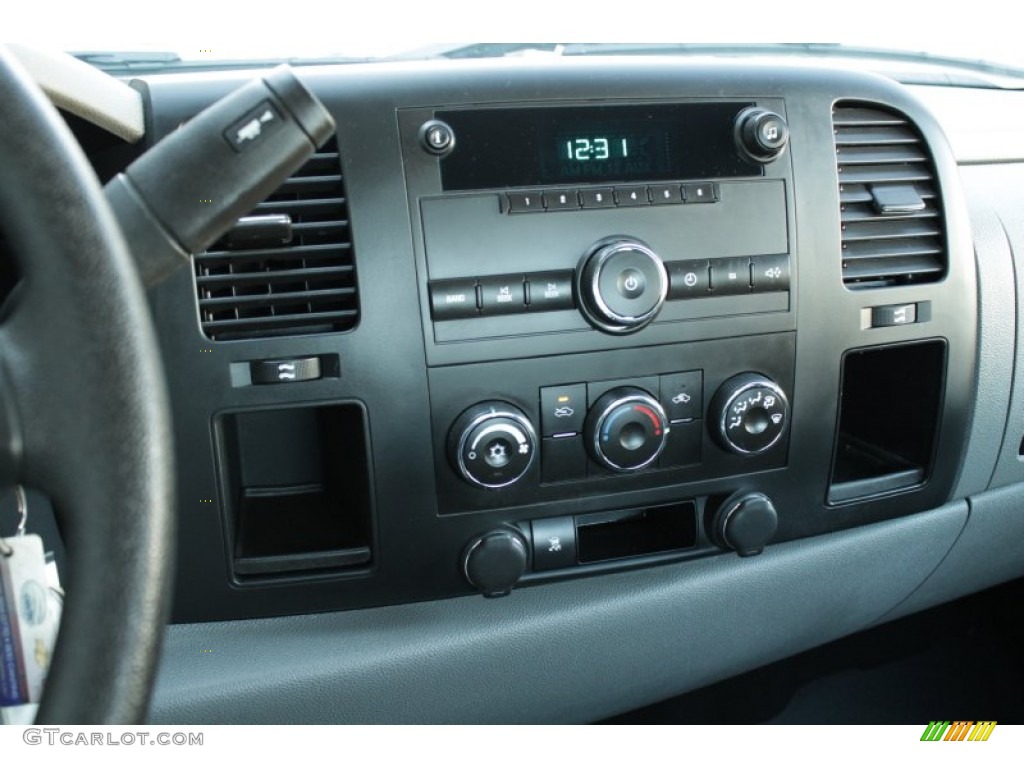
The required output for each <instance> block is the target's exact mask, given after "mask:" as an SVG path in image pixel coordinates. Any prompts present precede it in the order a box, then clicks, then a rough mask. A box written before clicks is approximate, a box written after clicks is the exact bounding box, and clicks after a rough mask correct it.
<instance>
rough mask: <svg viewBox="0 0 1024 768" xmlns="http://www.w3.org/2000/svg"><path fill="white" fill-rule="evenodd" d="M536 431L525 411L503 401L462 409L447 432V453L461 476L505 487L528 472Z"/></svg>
mask: <svg viewBox="0 0 1024 768" xmlns="http://www.w3.org/2000/svg"><path fill="white" fill-rule="evenodd" d="M536 452H537V434H536V432H534V430H533V425H532V424H531V423H530V419H529V418H527V416H526V414H525V413H523V412H522V411H521V410H519V409H518V408H516V407H515V406H513V405H509V404H508V403H505V402H502V401H500V400H489V401H487V402H484V403H478V404H476V405H474V406H473V407H472V408H470V409H468V410H466V411H465V412H463V414H462V415H461V416H459V418H458V419H456V420H455V424H453V425H452V429H451V432H449V433H448V454H449V456H450V458H451V462H452V465H453V466H454V467H455V469H456V470H457V471H458V472H459V474H460V475H462V477H463V478H464V479H465V480H467V481H468V482H470V483H472V484H473V485H476V486H479V487H481V488H503V487H504V486H506V485H511V484H512V483H514V482H515V481H516V480H518V479H519V478H521V477H522V476H523V475H525V474H526V471H527V470H528V469H529V468H530V466H531V465H532V464H533V457H534V454H535V453H536Z"/></svg>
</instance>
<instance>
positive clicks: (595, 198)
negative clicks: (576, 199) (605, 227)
mask: <svg viewBox="0 0 1024 768" xmlns="http://www.w3.org/2000/svg"><path fill="white" fill-rule="evenodd" d="M580 201H581V202H582V203H583V207H584V208H614V207H615V193H614V192H613V191H612V188H611V187H588V188H585V189H582V190H580Z"/></svg>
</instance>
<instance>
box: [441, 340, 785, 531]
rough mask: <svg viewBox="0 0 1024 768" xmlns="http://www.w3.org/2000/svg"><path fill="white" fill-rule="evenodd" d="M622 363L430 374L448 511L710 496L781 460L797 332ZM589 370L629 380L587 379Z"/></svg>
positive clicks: (647, 354)
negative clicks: (618, 495)
mask: <svg viewBox="0 0 1024 768" xmlns="http://www.w3.org/2000/svg"><path fill="white" fill-rule="evenodd" d="M616 358H617V360H619V361H621V362H619V364H617V365H613V366H609V365H608V362H607V361H608V355H607V354H594V355H588V354H581V355H574V356H566V357H563V358H557V359H548V360H541V361H531V362H530V363H528V364H527V363H524V362H520V361H501V362H497V363H492V364H487V365H479V366H477V365H467V366H451V367H449V368H442V369H436V370H435V371H433V372H432V376H433V382H434V386H435V392H436V397H434V398H433V399H434V401H435V413H434V420H435V428H436V429H438V430H439V432H440V435H439V437H440V438H441V439H440V440H439V441H438V442H437V443H436V444H437V446H438V472H437V480H438V487H439V494H438V497H439V499H440V502H441V508H440V510H439V511H440V513H441V514H446V513H450V512H470V511H476V510H480V511H483V510H487V509H498V508H508V507H515V506H519V505H530V506H534V505H537V504H541V505H543V504H545V503H548V502H553V503H563V502H565V501H566V500H570V499H571V500H574V503H575V502H579V501H580V500H583V501H584V502H585V499H586V498H587V496H588V494H593V496H594V498H595V499H600V498H607V494H608V493H609V492H616V491H617V490H622V491H623V492H624V493H628V492H630V491H637V492H638V493H641V494H642V493H645V492H647V491H650V490H652V489H658V488H662V487H666V486H677V485H680V484H682V485H692V486H693V488H692V489H691V490H692V493H693V495H702V494H705V493H706V494H714V493H717V492H718V490H717V486H716V485H715V484H714V480H715V479H716V478H726V477H736V476H742V475H746V474H750V473H754V472H760V471H763V470H766V469H772V468H778V467H782V466H785V463H786V458H787V454H788V446H789V439H788V437H789V429H790V399H791V394H790V393H791V392H792V366H793V335H792V334H790V333H779V334H768V335H765V336H761V337H745V338H737V339H722V340H718V341H706V342H697V343H689V344H678V345H670V346H665V347H657V348H653V349H645V348H637V349H634V350H626V351H623V352H620V353H619V354H618V355H617V356H616ZM737 361H745V362H746V364H745V365H744V364H742V363H740V364H741V365H743V367H739V365H738V364H737ZM680 363H688V364H689V365H687V366H686V367H683V366H681V365H680ZM673 365H674V366H679V367H669V366H673ZM737 369H738V370H737ZM591 370H593V371H596V372H599V373H600V372H604V373H606V374H607V373H612V374H619V375H618V376H612V377H607V378H598V377H596V376H595V377H593V378H591V377H590V376H588V375H587V373H588V372H589V371H591ZM581 374H582V375H581ZM481 394H483V395H484V398H483V399H481V398H480V395H481ZM474 401H475V402H474ZM644 503H647V502H644ZM584 507H585V505H584Z"/></svg>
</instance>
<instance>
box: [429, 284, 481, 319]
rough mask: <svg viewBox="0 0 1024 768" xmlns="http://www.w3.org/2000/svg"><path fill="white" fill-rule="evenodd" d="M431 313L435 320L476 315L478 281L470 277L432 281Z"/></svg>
mask: <svg viewBox="0 0 1024 768" xmlns="http://www.w3.org/2000/svg"><path fill="white" fill-rule="evenodd" d="M430 314H431V315H432V316H433V318H434V319H435V320H457V319H459V318H463V317H476V315H477V311H476V281H475V280H473V279H471V278H470V279H463V280H444V281H441V282H436V283H431V284H430Z"/></svg>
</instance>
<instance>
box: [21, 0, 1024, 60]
mask: <svg viewBox="0 0 1024 768" xmlns="http://www.w3.org/2000/svg"><path fill="white" fill-rule="evenodd" d="M26 6H27V7H26ZM35 6H36V7H32V4H22V5H21V6H19V7H18V9H17V10H15V11H13V12H11V11H5V23H4V27H5V29H4V32H5V33H6V34H4V35H3V37H4V38H5V39H6V40H7V41H17V42H25V43H30V44H34V45H41V46H44V47H48V48H58V49H60V50H65V51H69V52H74V53H80V54H89V55H91V56H92V58H91V59H89V56H86V58H87V60H91V61H92V62H93V63H97V64H101V63H102V62H103V58H102V57H101V56H97V55H96V54H109V53H111V52H114V53H120V54H122V55H121V56H120V60H121V61H124V60H132V61H139V60H141V61H142V62H143V63H147V62H148V63H149V64H152V65H153V68H154V69H159V68H160V66H161V63H163V64H167V63H171V62H195V63H197V64H202V63H210V64H213V63H217V62H231V61H249V62H258V61H283V60H290V61H296V62H297V63H302V61H303V60H310V61H314V62H319V61H365V60H378V59H406V60H408V59H412V60H417V59H430V58H470V57H477V58H482V57H495V56H522V57H526V56H547V57H551V56H580V55H616V54H623V53H625V54H641V55H643V54H665V55H689V56H698V55H705V56H730V55H732V56H735V55H742V54H751V53H757V54H759V55H779V56H792V55H801V56H805V57H806V56H816V57H819V58H823V59H827V58H833V59H836V58H840V57H841V58H845V59H849V58H850V57H851V56H854V55H862V56H863V57H865V58H866V59H867V60H876V61H877V60H882V59H885V58H886V57H888V58H889V59H890V60H891V61H894V62H899V63H900V64H901V65H903V66H911V67H913V66H914V65H925V66H929V67H933V68H934V67H940V68H941V67H946V68H950V67H952V68H956V67H964V68H966V69H973V70H976V71H981V72H989V73H991V74H997V75H1007V76H1022V77H1024V46H1021V45H1020V42H1019V40H1018V39H1017V36H1016V34H1015V25H1012V24H1005V23H1000V21H999V19H1000V17H1001V15H1002V14H1004V13H1005V7H1004V8H1002V9H1001V8H1000V7H999V6H998V5H995V4H994V2H993V0H972V2H971V3H969V4H962V5H959V6H950V7H949V8H943V7H942V6H940V5H938V4H933V5H924V4H905V6H912V7H904V6H901V5H898V4H894V3H891V2H888V3H886V2H879V0H858V2H856V3H852V4H844V5H841V6H840V5H831V4H823V3H813V4H812V3H804V2H799V3H793V2H789V1H788V0H774V1H772V2H769V0H760V1H757V0H731V1H730V2H729V3H719V4H710V3H705V4H699V5H698V4H693V3H682V4H674V5H672V6H665V7H664V8H665V9H668V8H671V9H672V10H671V11H668V10H665V9H659V6H656V5H655V4H650V5H645V4H630V5H624V6H608V7H607V8H604V7H603V6H602V7H600V8H599V6H597V5H592V4H591V5H588V4H585V3H583V4H580V3H567V4H564V5H558V4H554V3H550V2H543V1H542V0H518V1H517V2H514V3H510V4H501V5H500V6H498V5H495V6H487V5H486V4H481V3H478V2H467V1H466V0H445V2H443V3H442V2H440V0H427V1H426V2H421V3H419V4H410V3H407V2H403V3H398V2H397V1H396V0H374V1H373V2H366V3H358V4H357V3H353V2H343V1H341V0H335V1H334V2H325V1H324V0H288V2H286V3H283V4H281V5H280V6H275V5H273V4H267V5H263V6H246V5H245V4H244V3H223V2H220V3H214V2H201V1H200V0H179V1H178V2H175V3H173V4H163V5H160V6H158V7H155V8H146V7H145V3H139V2H127V1H126V0H97V1H96V2H88V0H86V1H84V2H81V3H74V4H67V5H66V7H62V8H60V9H59V12H54V9H53V7H52V6H51V5H50V4H46V3H37V4H35ZM706 6H707V7H706ZM652 35H657V36H654V37H652ZM495 37H498V38H499V39H500V38H501V37H504V38H505V39H512V40H516V39H520V40H522V39H526V40H528V39H536V38H538V37H540V38H541V39H546V40H549V41H551V40H570V41H573V40H574V41H583V40H603V41H622V40H627V41H628V40H633V41H643V42H627V43H622V42H618V43H615V44H614V45H610V44H609V43H608V42H603V43H585V42H562V43H557V42H545V43H518V42H500V43H494V42H489V43H478V42H461V43H460V42H450V41H453V40H469V41H474V40H493V39H494V38H495ZM674 39H684V40H690V41H696V42H690V43H676V42H670V41H671V40H674ZM723 39H725V40H728V39H733V40H739V41H740V42H733V43H722V42H721V41H722V40H723ZM773 39H774V40H794V39H796V40H800V39H803V40H815V41H825V42H818V43H813V44H807V43H800V44H797V43H766V42H764V41H771V40H773ZM442 41H449V42H442ZM116 60H117V57H108V59H107V61H108V63H109V62H110V61H116Z"/></svg>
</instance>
